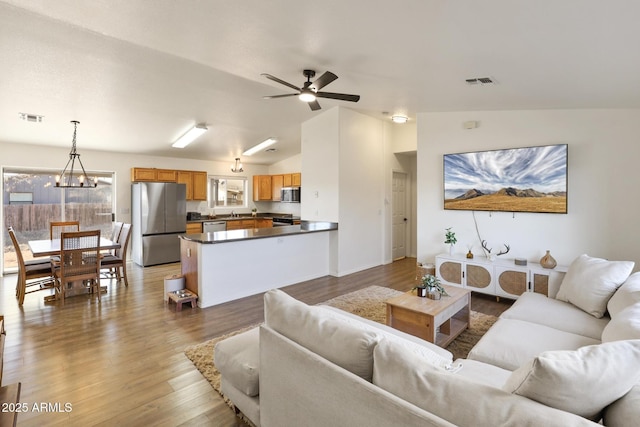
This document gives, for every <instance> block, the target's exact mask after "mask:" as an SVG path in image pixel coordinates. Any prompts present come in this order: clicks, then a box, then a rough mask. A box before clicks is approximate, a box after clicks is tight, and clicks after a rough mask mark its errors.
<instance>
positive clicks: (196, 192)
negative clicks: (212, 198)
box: [177, 171, 207, 200]
mask: <svg viewBox="0 0 640 427" xmlns="http://www.w3.org/2000/svg"><path fill="white" fill-rule="evenodd" d="M177 173H178V178H177V179H178V183H180V184H186V185H187V200H207V173H206V172H198V171H177Z"/></svg>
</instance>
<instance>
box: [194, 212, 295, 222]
mask: <svg viewBox="0 0 640 427" xmlns="http://www.w3.org/2000/svg"><path fill="white" fill-rule="evenodd" d="M274 217H278V218H280V217H285V218H293V219H300V217H297V216H292V215H291V214H277V213H267V214H265V213H261V214H258V215H256V216H252V215H251V214H248V215H247V214H241V215H240V216H237V217H236V216H234V217H232V216H231V215H226V216H225V215H221V216H219V217H217V218H202V219H193V220H188V221H187V224H198V223H203V222H211V221H237V220H239V219H253V218H255V219H257V218H263V219H273V218H274Z"/></svg>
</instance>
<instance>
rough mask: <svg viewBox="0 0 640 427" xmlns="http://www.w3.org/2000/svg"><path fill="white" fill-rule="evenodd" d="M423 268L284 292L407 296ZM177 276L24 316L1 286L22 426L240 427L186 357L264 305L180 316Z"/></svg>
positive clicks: (11, 288)
mask: <svg viewBox="0 0 640 427" xmlns="http://www.w3.org/2000/svg"><path fill="white" fill-rule="evenodd" d="M415 263H416V260H415V259H414V258H407V259H405V260H400V261H396V262H394V263H393V264H389V265H384V266H380V267H375V268H372V269H369V270H365V271H362V272H358V273H355V274H351V275H349V276H345V277H341V278H336V277H329V276H328V277H322V278H319V279H314V280H310V281H307V282H303V283H299V284H296V285H292V286H288V287H285V288H283V290H284V291H286V292H287V293H289V294H290V295H292V296H294V297H295V298H298V299H300V300H301V301H304V302H306V303H308V304H316V303H319V302H322V301H325V300H328V299H330V298H333V297H336V296H338V295H342V294H345V293H347V292H351V291H354V290H358V289H361V288H365V287H367V286H370V285H374V284H375V285H380V286H387V287H391V288H394V289H398V290H401V291H407V290H409V289H411V288H412V287H413V286H414V285H413V279H414V276H415ZM179 272H180V266H179V264H170V265H165V266H158V267H148V268H141V267H138V266H137V265H135V264H131V263H130V264H129V265H128V274H129V287H125V286H124V285H123V284H119V283H117V282H115V280H114V281H113V282H112V281H109V280H103V281H102V284H103V285H107V286H108V293H107V294H104V295H102V302H101V303H99V302H98V301H97V299H96V298H91V297H88V296H87V297H85V296H78V297H73V298H69V299H68V300H67V301H66V304H65V305H64V306H60V305H58V304H56V303H46V304H45V303H44V302H43V297H44V296H45V295H46V292H47V291H45V292H39V293H35V294H30V295H27V297H26V298H25V303H24V305H23V307H21V308H20V307H18V302H17V300H16V298H15V282H16V276H15V275H10V276H6V277H3V278H0V285H1V286H2V288H1V290H0V313H3V314H4V315H5V321H6V330H7V339H6V346H5V359H4V360H5V361H4V377H3V383H4V384H10V383H13V382H18V381H20V382H22V395H21V399H20V400H21V402H23V403H26V404H27V411H26V412H25V413H21V414H19V416H18V425H20V426H43V425H47V426H49V425H65V426H67V425H72V426H76V425H77V426H89V425H105V426H107V425H109V426H111V425H127V426H129V425H154V426H177V425H215V426H235V425H236V421H237V420H236V417H235V415H234V413H233V411H232V410H231V409H229V407H228V406H227V405H226V404H225V403H224V402H223V401H222V399H221V398H220V396H219V395H218V394H217V393H216V392H215V391H214V390H213V388H211V386H210V385H209V383H208V382H207V381H206V380H205V379H204V377H202V375H201V374H200V373H199V372H198V371H197V370H196V369H195V367H194V366H193V364H192V363H191V362H190V361H189V360H188V359H187V358H186V356H185V355H184V353H183V351H184V349H185V348H186V347H187V346H189V345H192V344H197V343H200V342H203V341H205V340H208V339H211V338H214V337H217V336H220V335H222V334H225V333H227V332H231V331H234V330H236V329H239V328H242V327H245V326H249V325H252V324H255V323H259V322H261V321H262V320H263V306H262V295H254V296H251V297H247V298H243V299H241V300H237V301H232V302H229V303H226V304H221V305H218V306H215V307H210V308H207V309H200V308H195V309H191V308H190V307H189V306H186V307H184V308H183V310H182V311H181V312H176V311H175V306H174V305H170V306H169V305H167V304H165V303H164V302H163V295H162V294H163V290H164V277H166V276H168V275H170V274H175V273H179ZM508 306H509V301H508V300H502V301H500V302H496V300H495V298H490V297H484V296H477V295H474V296H473V297H472V309H474V310H477V311H482V312H484V313H487V314H494V315H498V314H500V313H501V312H502V311H504V310H505V309H506V308H507V307H508ZM34 405H35V406H34ZM41 405H45V406H46V407H42V406H41ZM65 405H67V406H66V407H65Z"/></svg>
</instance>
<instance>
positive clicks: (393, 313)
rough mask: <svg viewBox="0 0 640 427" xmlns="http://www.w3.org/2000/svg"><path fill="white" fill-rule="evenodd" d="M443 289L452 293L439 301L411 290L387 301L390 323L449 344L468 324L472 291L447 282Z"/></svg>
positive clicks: (423, 336) (413, 333) (441, 344)
mask: <svg viewBox="0 0 640 427" xmlns="http://www.w3.org/2000/svg"><path fill="white" fill-rule="evenodd" d="M444 288H445V290H446V291H447V293H448V294H449V295H450V296H448V297H446V296H443V297H442V298H441V299H439V300H432V299H429V298H421V297H419V296H417V295H416V293H415V291H410V292H407V293H406V294H402V295H399V296H397V297H394V298H391V299H389V300H387V301H385V303H386V304H387V325H389V326H391V327H392V328H395V329H398V330H401V331H403V332H406V333H408V334H411V335H415V336H416V337H419V338H422V339H424V340H427V341H429V342H432V343H434V344H437V345H438V346H440V347H446V346H447V345H449V343H451V341H453V340H454V339H455V338H456V337H457V336H458V335H460V334H461V333H462V331H464V330H465V329H467V328H468V327H469V316H470V314H471V291H469V290H467V289H462V288H457V287H455V286H447V285H444ZM438 327H439V329H438Z"/></svg>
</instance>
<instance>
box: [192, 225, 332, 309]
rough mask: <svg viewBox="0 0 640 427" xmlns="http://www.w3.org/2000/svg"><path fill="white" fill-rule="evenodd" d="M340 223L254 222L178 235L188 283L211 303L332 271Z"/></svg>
mask: <svg viewBox="0 0 640 427" xmlns="http://www.w3.org/2000/svg"><path fill="white" fill-rule="evenodd" d="M337 230H338V224H337V223H333V222H322V221H302V222H301V224H300V225H291V226H284V227H277V228H253V229H242V230H229V231H217V232H213V233H199V234H186V235H181V236H180V255H181V256H180V260H181V264H182V274H183V276H184V278H185V285H186V288H187V289H188V290H189V291H191V292H193V293H195V294H197V295H198V305H199V306H200V307H203V308H204V307H210V306H213V305H217V304H221V303H224V302H228V301H232V300H235V299H238V298H243V297H246V296H249V295H254V294H258V293H261V292H266V291H268V290H269V289H273V288H281V287H283V286H288V285H292V284H294V283H298V282H301V281H305V280H310V279H315V278H317V277H322V276H326V275H328V274H331V271H332V268H331V265H332V262H331V261H332V260H331V255H330V254H331V251H330V248H331V245H332V242H333V241H335V240H336V239H337Z"/></svg>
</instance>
